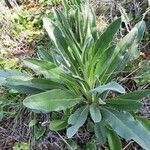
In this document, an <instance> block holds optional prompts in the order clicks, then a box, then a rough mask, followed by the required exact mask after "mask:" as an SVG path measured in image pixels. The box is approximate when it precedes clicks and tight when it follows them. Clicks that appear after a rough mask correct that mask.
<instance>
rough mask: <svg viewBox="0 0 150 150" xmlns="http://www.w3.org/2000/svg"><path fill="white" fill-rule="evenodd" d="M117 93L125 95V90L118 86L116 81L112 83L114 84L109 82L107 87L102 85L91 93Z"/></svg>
mask: <svg viewBox="0 0 150 150" xmlns="http://www.w3.org/2000/svg"><path fill="white" fill-rule="evenodd" d="M109 90H111V91H115V92H118V93H125V89H124V88H123V87H122V86H121V85H120V84H118V83H117V82H115V81H112V82H109V83H107V84H105V85H101V86H99V87H97V88H95V89H92V90H90V91H91V92H93V93H96V92H97V93H103V92H105V91H109Z"/></svg>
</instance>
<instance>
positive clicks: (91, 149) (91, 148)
mask: <svg viewBox="0 0 150 150" xmlns="http://www.w3.org/2000/svg"><path fill="white" fill-rule="evenodd" d="M86 150H97V148H96V145H95V143H92V142H89V143H87V144H86Z"/></svg>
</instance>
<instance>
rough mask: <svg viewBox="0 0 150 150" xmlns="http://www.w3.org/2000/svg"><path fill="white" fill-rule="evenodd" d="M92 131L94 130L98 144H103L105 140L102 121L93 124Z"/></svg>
mask: <svg viewBox="0 0 150 150" xmlns="http://www.w3.org/2000/svg"><path fill="white" fill-rule="evenodd" d="M94 131H95V136H96V138H97V141H98V142H99V143H100V144H105V142H106V129H105V126H104V124H103V122H102V121H101V122H99V123H96V124H95V126H94Z"/></svg>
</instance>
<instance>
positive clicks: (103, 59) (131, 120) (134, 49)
mask: <svg viewBox="0 0 150 150" xmlns="http://www.w3.org/2000/svg"><path fill="white" fill-rule="evenodd" d="M78 5H79V4H76V6H75V7H70V8H69V7H68V5H67V4H66V5H65V6H66V7H65V12H64V13H62V12H61V11H58V10H54V18H53V19H49V18H44V19H43V23H44V27H45V29H46V31H47V33H48V35H49V37H50V39H51V40H52V42H53V47H52V49H51V52H50V53H49V52H47V51H45V50H43V49H42V48H41V47H40V48H39V50H38V52H39V56H40V58H26V59H24V60H23V62H24V64H25V65H26V66H27V67H29V68H30V69H32V70H33V71H34V72H35V73H36V75H39V76H37V77H30V76H28V75H24V74H18V73H17V74H16V72H14V71H9V72H5V71H1V79H2V80H1V81H2V83H1V84H3V85H4V86H7V87H10V88H13V89H16V90H18V91H19V92H23V93H27V94H29V95H28V96H27V97H26V98H25V100H24V101H23V104H24V105H25V106H26V107H28V108H30V109H31V110H33V111H39V112H43V113H49V112H55V111H56V112H58V111H61V112H63V115H62V118H61V119H60V120H51V122H50V129H51V130H54V131H59V130H63V129H66V134H67V137H68V138H72V137H73V136H74V135H75V134H76V133H77V132H78V130H79V129H82V126H85V128H86V127H87V126H86V125H87V124H88V123H89V122H91V125H92V126H93V131H92V132H95V134H92V132H91V134H92V136H94V137H95V139H96V144H105V143H106V142H107V141H108V145H109V147H110V149H111V150H120V149H122V146H121V140H120V139H121V138H124V139H126V140H131V139H132V140H134V141H135V142H137V143H138V144H139V145H140V146H141V147H143V148H144V149H147V150H148V149H149V148H150V142H149V141H150V132H149V128H148V124H150V123H149V121H148V120H146V119H143V118H141V117H139V116H137V115H136V112H137V110H138V109H139V108H140V106H141V104H142V103H141V99H142V98H144V97H146V96H148V95H149V94H150V90H138V91H133V92H126V90H125V89H124V87H123V86H122V85H121V84H119V82H117V74H118V73H119V72H121V71H123V70H124V68H125V66H126V65H127V63H128V62H129V61H132V60H133V59H136V58H137V57H138V56H139V50H138V44H139V42H140V40H141V39H142V37H143V34H144V31H145V23H144V21H140V22H139V23H137V24H136V25H135V26H134V28H133V29H132V30H131V31H130V32H129V33H128V34H127V35H126V36H125V37H123V38H121V39H120V40H117V38H116V34H117V32H118V30H119V28H120V24H121V18H118V19H116V20H115V21H114V22H112V23H111V24H110V25H109V26H108V27H107V29H106V30H105V31H104V32H103V33H99V32H98V30H97V27H96V17H95V15H94V13H93V11H92V10H91V8H90V7H89V6H87V5H86V6H78ZM114 95H115V96H114ZM90 146H93V149H94V148H95V149H96V147H95V145H93V144H91V145H90Z"/></svg>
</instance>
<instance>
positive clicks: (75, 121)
mask: <svg viewBox="0 0 150 150" xmlns="http://www.w3.org/2000/svg"><path fill="white" fill-rule="evenodd" d="M88 111H89V107H88V106H83V107H80V108H78V109H77V110H76V111H75V112H74V113H73V114H72V115H71V116H70V117H69V119H68V124H71V125H72V126H71V127H69V128H68V129H67V137H68V138H71V137H72V136H74V134H75V133H76V132H77V131H78V129H79V128H80V127H81V126H82V125H83V124H84V123H85V121H86V119H87V116H88Z"/></svg>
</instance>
